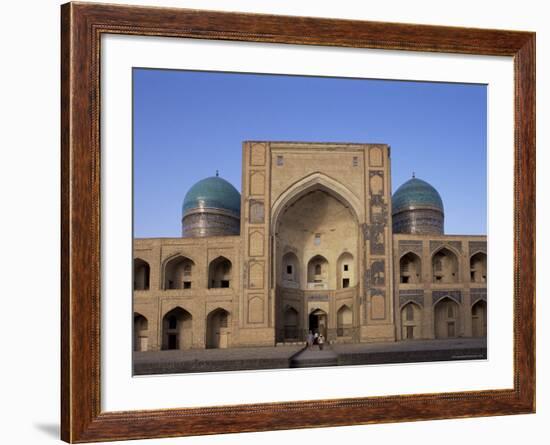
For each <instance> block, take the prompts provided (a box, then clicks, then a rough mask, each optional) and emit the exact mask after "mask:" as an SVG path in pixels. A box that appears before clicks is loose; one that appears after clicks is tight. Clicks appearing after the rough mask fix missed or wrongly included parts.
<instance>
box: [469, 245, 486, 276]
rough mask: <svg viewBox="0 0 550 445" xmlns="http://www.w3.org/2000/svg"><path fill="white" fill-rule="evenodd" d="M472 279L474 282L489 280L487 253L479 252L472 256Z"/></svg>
mask: <svg viewBox="0 0 550 445" xmlns="http://www.w3.org/2000/svg"><path fill="white" fill-rule="evenodd" d="M470 281H471V282H472V283H486V282H487V254H485V253H484V252H478V253H476V254H474V255H472V256H471V258H470Z"/></svg>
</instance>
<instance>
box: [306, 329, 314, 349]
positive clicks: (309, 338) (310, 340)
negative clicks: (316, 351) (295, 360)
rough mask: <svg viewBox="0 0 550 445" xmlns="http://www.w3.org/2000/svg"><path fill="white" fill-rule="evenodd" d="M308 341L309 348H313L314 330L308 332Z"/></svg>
mask: <svg viewBox="0 0 550 445" xmlns="http://www.w3.org/2000/svg"><path fill="white" fill-rule="evenodd" d="M306 342H307V347H308V348H311V347H312V346H313V332H311V331H309V333H308V334H307V339H306Z"/></svg>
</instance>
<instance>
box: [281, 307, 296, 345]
mask: <svg viewBox="0 0 550 445" xmlns="http://www.w3.org/2000/svg"><path fill="white" fill-rule="evenodd" d="M284 328H285V329H284V336H285V340H298V339H299V338H300V332H299V329H300V315H299V313H298V311H297V310H296V309H294V308H293V307H292V306H289V307H287V308H286V310H285V312H284Z"/></svg>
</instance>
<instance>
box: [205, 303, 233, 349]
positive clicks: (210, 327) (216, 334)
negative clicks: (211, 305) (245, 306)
mask: <svg viewBox="0 0 550 445" xmlns="http://www.w3.org/2000/svg"><path fill="white" fill-rule="evenodd" d="M229 327H230V315H229V312H228V311H226V310H225V309H222V308H218V309H214V310H213V311H212V312H210V314H208V317H207V319H206V347H207V348H220V349H225V348H227V347H228V346H229V335H230V330H229Z"/></svg>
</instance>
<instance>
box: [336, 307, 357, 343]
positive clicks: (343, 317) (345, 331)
mask: <svg viewBox="0 0 550 445" xmlns="http://www.w3.org/2000/svg"><path fill="white" fill-rule="evenodd" d="M352 329H353V312H352V311H351V309H350V308H349V307H348V306H347V305H345V304H344V305H343V306H342V307H341V308H340V309H338V312H337V313H336V336H337V337H351V334H352Z"/></svg>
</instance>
